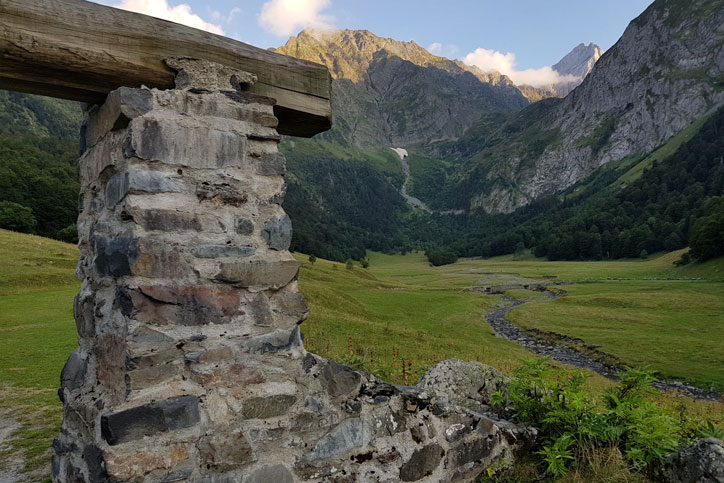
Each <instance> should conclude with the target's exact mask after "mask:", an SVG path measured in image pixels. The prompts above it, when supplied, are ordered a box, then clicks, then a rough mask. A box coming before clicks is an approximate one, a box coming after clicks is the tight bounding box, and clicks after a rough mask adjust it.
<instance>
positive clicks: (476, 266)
mask: <svg viewBox="0 0 724 483" xmlns="http://www.w3.org/2000/svg"><path fill="white" fill-rule="evenodd" d="M680 255H681V251H679V252H674V253H671V254H668V255H666V256H663V257H662V256H658V257H651V258H650V259H648V260H645V261H642V260H636V261H608V262H586V263H583V262H546V261H542V260H540V259H534V258H532V257H531V256H529V255H524V256H523V257H522V259H520V260H512V257H511V256H508V257H500V258H496V259H491V260H462V261H459V262H457V263H455V264H451V265H445V266H443V267H431V266H430V265H429V263H428V262H427V259H426V257H425V256H424V255H423V254H422V253H419V252H418V253H411V254H408V255H407V256H400V255H394V256H392V255H384V254H380V253H369V254H368V258H369V262H370V264H369V268H368V269H367V270H362V269H359V268H357V267H355V268H354V269H352V270H346V269H345V264H343V263H337V262H331V261H328V260H323V259H321V258H318V259H316V262H315V263H314V264H312V263H311V262H310V261H309V256H307V255H302V254H297V255H296V258H297V260H299V261H300V262H302V263H303V265H302V269H301V274H300V279H299V284H300V287H301V289H302V291H303V293H304V294H305V296H306V297H307V299H308V301H309V304H310V307H311V316H310V318H309V319H308V320H307V321H306V322H305V323H304V324H303V330H304V334H305V345H306V347H307V349H308V350H310V351H313V352H317V353H319V354H321V355H323V356H326V357H331V358H333V359H335V360H337V361H340V362H342V363H346V364H349V365H353V366H355V367H360V368H364V369H367V370H370V371H372V372H373V373H375V374H377V375H379V376H381V377H383V378H384V379H386V380H389V381H391V382H394V383H406V384H413V383H415V382H416V381H417V380H418V379H419V377H420V376H421V375H422V374H423V373H424V372H425V371H426V369H427V368H428V367H430V366H431V365H433V364H435V363H436V362H438V361H440V360H443V359H448V358H458V359H463V360H478V361H481V362H483V363H486V364H490V365H493V366H495V367H497V368H499V369H501V370H503V371H504V372H506V373H510V372H512V371H514V370H516V369H517V368H519V367H521V366H522V360H523V359H524V358H526V357H529V356H530V353H529V352H528V351H526V350H525V349H523V348H522V347H520V346H519V345H517V344H515V343H513V342H510V341H507V340H504V339H501V338H498V337H495V335H494V333H493V331H492V329H491V328H490V326H489V325H488V324H487V323H486V322H485V315H486V314H487V313H488V312H489V311H491V310H492V309H493V308H494V307H495V306H496V305H497V304H498V303H500V297H498V296H483V295H480V294H479V293H475V292H471V291H467V290H465V289H466V288H468V287H471V286H476V285H489V284H495V283H500V284H505V283H518V282H521V281H524V280H549V281H551V280H556V281H564V280H565V281H572V282H575V283H574V284H572V285H567V286H565V287H564V288H565V289H566V290H567V291H569V295H567V296H564V297H562V298H560V299H558V300H556V301H553V302H551V301H548V300H547V298H545V297H542V296H541V294H540V293H538V292H529V291H522V290H520V291H519V290H516V291H510V292H509V293H510V294H511V295H513V296H514V297H517V298H525V299H529V300H531V302H530V303H529V304H526V305H523V306H522V307H519V308H517V309H515V310H514V311H513V312H511V316H512V317H513V318H514V320H516V322H519V323H533V322H535V321H537V320H543V321H544V322H546V323H549V322H550V323H553V322H556V321H557V322H558V325H557V326H555V327H552V326H551V327H549V328H550V329H551V330H555V331H558V332H559V333H561V334H566V335H571V336H576V335H577V334H578V332H577V331H578V330H579V325H580V324H577V323H576V321H577V320H580V319H584V320H586V321H587V325H586V327H589V326H590V327H589V328H588V329H587V330H588V331H587V332H586V333H585V334H578V335H580V336H582V337H583V339H584V341H585V343H586V344H594V343H599V344H600V345H601V348H600V350H601V351H604V352H605V353H607V354H611V355H612V357H616V358H618V359H620V360H622V361H623V362H625V363H628V364H631V365H636V366H639V367H643V366H646V367H650V368H651V369H653V370H657V371H658V372H659V373H660V374H662V375H665V376H677V377H678V376H681V378H682V379H687V380H692V381H695V382H699V383H702V384H705V383H707V381H711V383H712V385H714V386H715V387H721V385H722V380H721V375H720V371H719V376H717V374H716V373H715V369H714V367H715V362H713V361H716V360H717V354H721V353H724V350H723V348H722V347H721V341H722V340H724V338H722V337H721V335H720V332H717V330H719V331H720V329H717V326H721V325H722V322H721V315H720V314H721V313H723V312H724V311H722V307H721V304H722V303H724V301H723V300H722V295H721V294H722V293H724V292H722V290H720V285H721V283H715V282H714V280H719V281H724V259H723V258H719V259H715V260H712V261H710V262H707V263H705V264H702V263H692V264H689V265H687V266H684V267H674V265H673V264H672V261H673V260H675V259H677V258H678V257H679V256H680ZM77 256H78V253H77V249H76V248H75V247H74V246H72V245H68V244H64V243H60V242H56V241H53V240H49V239H45V238H41V237H36V236H29V235H23V234H18V233H13V232H8V231H2V230H0V265H1V266H2V267H3V270H2V271H0V332H2V333H3V336H2V337H0V395H1V396H2V398H1V399H0V419H3V420H8V421H17V422H18V423H19V428H18V429H17V430H16V431H14V432H13V434H12V436H11V440H10V442H9V443H8V445H6V446H5V447H4V449H2V450H0V466H1V465H4V464H6V463H7V462H8V461H9V459H10V458H11V457H12V458H16V457H21V458H23V459H25V462H26V470H27V471H29V472H30V473H28V480H33V481H35V480H41V479H43V478H46V479H47V464H48V457H49V449H48V448H49V446H50V443H51V440H52V438H53V437H54V435H55V434H57V432H58V431H59V425H60V417H61V406H60V402H59V401H58V399H57V395H56V389H57V386H58V379H59V373H60V370H61V368H62V366H63V364H64V362H65V359H66V358H67V356H68V354H70V352H71V351H72V350H73V349H74V348H75V347H76V344H77V342H76V340H77V339H76V333H75V325H74V323H73V318H72V306H73V296H74V294H75V293H76V292H77V290H78V282H77V280H76V279H75V277H74V266H75V262H76V259H77ZM667 277H678V278H683V277H706V278H707V279H708V280H707V281H701V282H694V281H690V282H678V281H673V280H670V281H667V280H659V281H652V280H650V281H647V280H641V279H644V278H662V279H663V278H667ZM607 278H632V279H637V280H630V281H629V280H626V281H618V282H616V281H603V280H605V279H607ZM593 280H598V281H597V282H594V283H591V282H592V281H593ZM617 285H618V286H620V289H619V290H615V287H616V286H617ZM646 287H648V288H646ZM657 287H661V289H660V290H657ZM637 290H641V291H642V293H641V294H640V295H639V296H638V297H636V296H635V295H632V292H635V291H637ZM596 291H598V292H599V293H595V292H596ZM596 299H604V300H603V301H601V300H596ZM689 299H691V300H692V301H693V302H692V303H693V304H694V305H696V310H695V312H694V315H693V316H692V317H689V318H685V315H684V310H685V308H686V307H685V304H684V303H683V302H682V301H683V300H689ZM569 300H570V301H569ZM647 301H648V302H647ZM659 304H664V305H662V306H661V307H659ZM677 304H678V305H679V306H681V307H679V308H676V307H674V306H675V305H677ZM560 307H563V308H564V309H569V308H573V309H572V310H573V311H572V312H571V313H570V314H568V315H566V317H568V316H569V315H570V320H569V322H570V323H569V324H565V323H564V322H565V321H562V320H561V318H560V317H556V316H555V315H552V314H554V313H555V312H556V311H557V310H560ZM614 308H616V310H618V312H619V313H620V314H622V317H628V316H627V315H626V314H627V313H628V312H629V310H632V311H633V312H632V314H633V315H632V316H631V318H634V317H635V318H637V319H638V318H641V319H642V320H644V323H641V324H639V325H638V326H636V327H634V328H632V329H630V330H629V331H626V330H622V329H621V327H620V326H619V327H617V330H615V331H612V330H608V329H607V328H606V327H605V324H607V323H609V322H610V321H609V320H608V317H609V315H610V314H611V313H613V312H612V311H614ZM529 310H530V312H533V311H535V313H536V317H535V320H533V318H532V317H528V318H526V314H528V313H529ZM677 310H678V312H677ZM669 312H671V315H670V316H669V315H667V317H669V318H668V319H665V320H664V321H663V322H660V319H661V317H662V314H664V315H665V314H667V313H669ZM548 314H551V315H548ZM571 314H572V315H571ZM596 314H600V317H599V318H598V319H597V318H596V317H597V315H596ZM676 314H678V315H676ZM647 317H648V318H647ZM659 322H660V323H659ZM655 323H659V325H656V324H655ZM667 324H668V325H667ZM676 324H679V325H684V326H685V328H681V327H680V328H679V329H677V328H676ZM647 327H648V328H649V331H647ZM661 327H663V328H664V329H665V330H661ZM538 328H540V327H538ZM624 328H625V327H624ZM689 329H696V330H689ZM632 331H635V333H634V332H632ZM682 333H683V334H685V336H686V338H684V339H682V340H684V341H685V343H682V344H680V345H679V346H677V345H676V344H675V339H676V338H679V337H682V335H681V334H682ZM632 334H633V335H632ZM649 338H651V339H652V342H651V345H652V346H653V345H658V346H661V347H663V348H666V347H670V348H671V347H673V348H675V349H676V351H671V353H670V354H669V357H670V358H671V361H668V360H665V358H662V357H660V354H661V351H659V352H655V351H650V350H648V348H647V347H648V346H645V345H644V346H642V345H641V344H645V340H646V339H649ZM597 341H598V342H597ZM608 341H610V342H608ZM626 346H630V347H631V349H630V350H628V351H626V350H625V349H620V350H619V348H625V347H626ZM642 347H643V349H642ZM700 348H703V349H700ZM662 350H663V351H665V349H662ZM677 351H678V352H677ZM707 354H708V355H709V356H710V358H709V359H708V360H707V358H706V356H707ZM687 359H688V360H687ZM676 360H678V361H679V362H678V365H682V364H684V365H682V366H681V367H682V369H681V371H678V372H677V371H675V370H673V369H672V367H674V366H675V365H677V363H676V362H675V361H676ZM719 364H721V361H720V362H719ZM556 366H557V367H559V366H560V365H558V364H556ZM684 371H688V372H687V373H684ZM610 386H611V382H610V381H608V380H606V379H604V378H603V377H601V376H598V375H591V376H590V377H589V378H588V379H587V380H586V382H585V385H584V387H585V389H586V391H590V392H591V394H593V395H595V394H603V393H604V392H605V391H606V389H607V388H608V387H610ZM592 397H594V396H592ZM656 398H657V400H658V402H659V403H660V404H662V405H663V406H664V407H665V408H667V409H666V410H667V411H668V412H667V414H674V415H676V414H685V415H686V417H687V418H690V419H691V420H692V421H696V422H697V424H698V421H700V420H710V421H712V422H713V425H712V427H711V431H719V430H720V425H721V423H722V422H724V408H723V407H722V405H721V404H717V403H706V402H692V401H691V400H689V399H687V398H685V397H682V396H676V395H657V396H656ZM692 424H694V423H692ZM704 427H706V426H704Z"/></svg>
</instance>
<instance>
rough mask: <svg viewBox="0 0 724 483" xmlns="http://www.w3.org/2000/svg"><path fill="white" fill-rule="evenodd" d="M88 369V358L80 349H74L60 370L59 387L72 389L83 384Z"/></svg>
mask: <svg viewBox="0 0 724 483" xmlns="http://www.w3.org/2000/svg"><path fill="white" fill-rule="evenodd" d="M87 369H88V359H87V357H85V355H84V354H83V353H81V352H80V349H76V350H74V351H73V352H72V353H71V354H70V357H68V360H67V361H66V363H65V366H63V370H62V371H61V372H60V389H61V391H62V390H63V389H68V390H69V391H73V390H75V389H78V388H79V387H80V386H81V385H83V381H84V380H85V374H86V371H87Z"/></svg>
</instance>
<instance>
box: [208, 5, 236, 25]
mask: <svg viewBox="0 0 724 483" xmlns="http://www.w3.org/2000/svg"><path fill="white" fill-rule="evenodd" d="M240 13H241V9H240V8H239V7H234V8H232V9H231V10H229V13H228V14H226V15H224V14H223V13H221V12H219V11H218V10H214V11H212V12H211V18H212V19H213V20H215V21H216V22H222V23H231V22H232V21H233V20H234V16H235V15H238V14H240Z"/></svg>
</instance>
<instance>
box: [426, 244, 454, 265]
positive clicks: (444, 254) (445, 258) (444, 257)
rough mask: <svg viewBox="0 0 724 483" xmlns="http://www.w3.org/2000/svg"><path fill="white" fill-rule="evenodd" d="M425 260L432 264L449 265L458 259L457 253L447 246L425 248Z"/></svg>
mask: <svg viewBox="0 0 724 483" xmlns="http://www.w3.org/2000/svg"><path fill="white" fill-rule="evenodd" d="M425 256H426V257H427V260H428V261H429V262H430V263H431V264H432V265H434V266H436V267H439V266H441V265H449V264H451V263H455V262H457V261H458V254H457V253H455V252H454V251H452V250H450V249H449V248H428V249H427V250H425Z"/></svg>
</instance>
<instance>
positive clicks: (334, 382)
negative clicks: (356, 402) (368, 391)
mask: <svg viewBox="0 0 724 483" xmlns="http://www.w3.org/2000/svg"><path fill="white" fill-rule="evenodd" d="M319 382H320V383H321V384H322V387H324V388H325V389H326V390H327V392H328V393H329V395H330V396H332V397H341V396H356V395H357V394H358V393H359V390H360V386H361V385H362V378H361V377H360V375H359V374H358V373H357V372H356V371H354V370H352V369H351V368H349V367H347V366H342V365H340V364H337V363H336V362H332V361H328V362H327V364H326V365H325V366H324V369H322V370H321V371H320V373H319Z"/></svg>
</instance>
